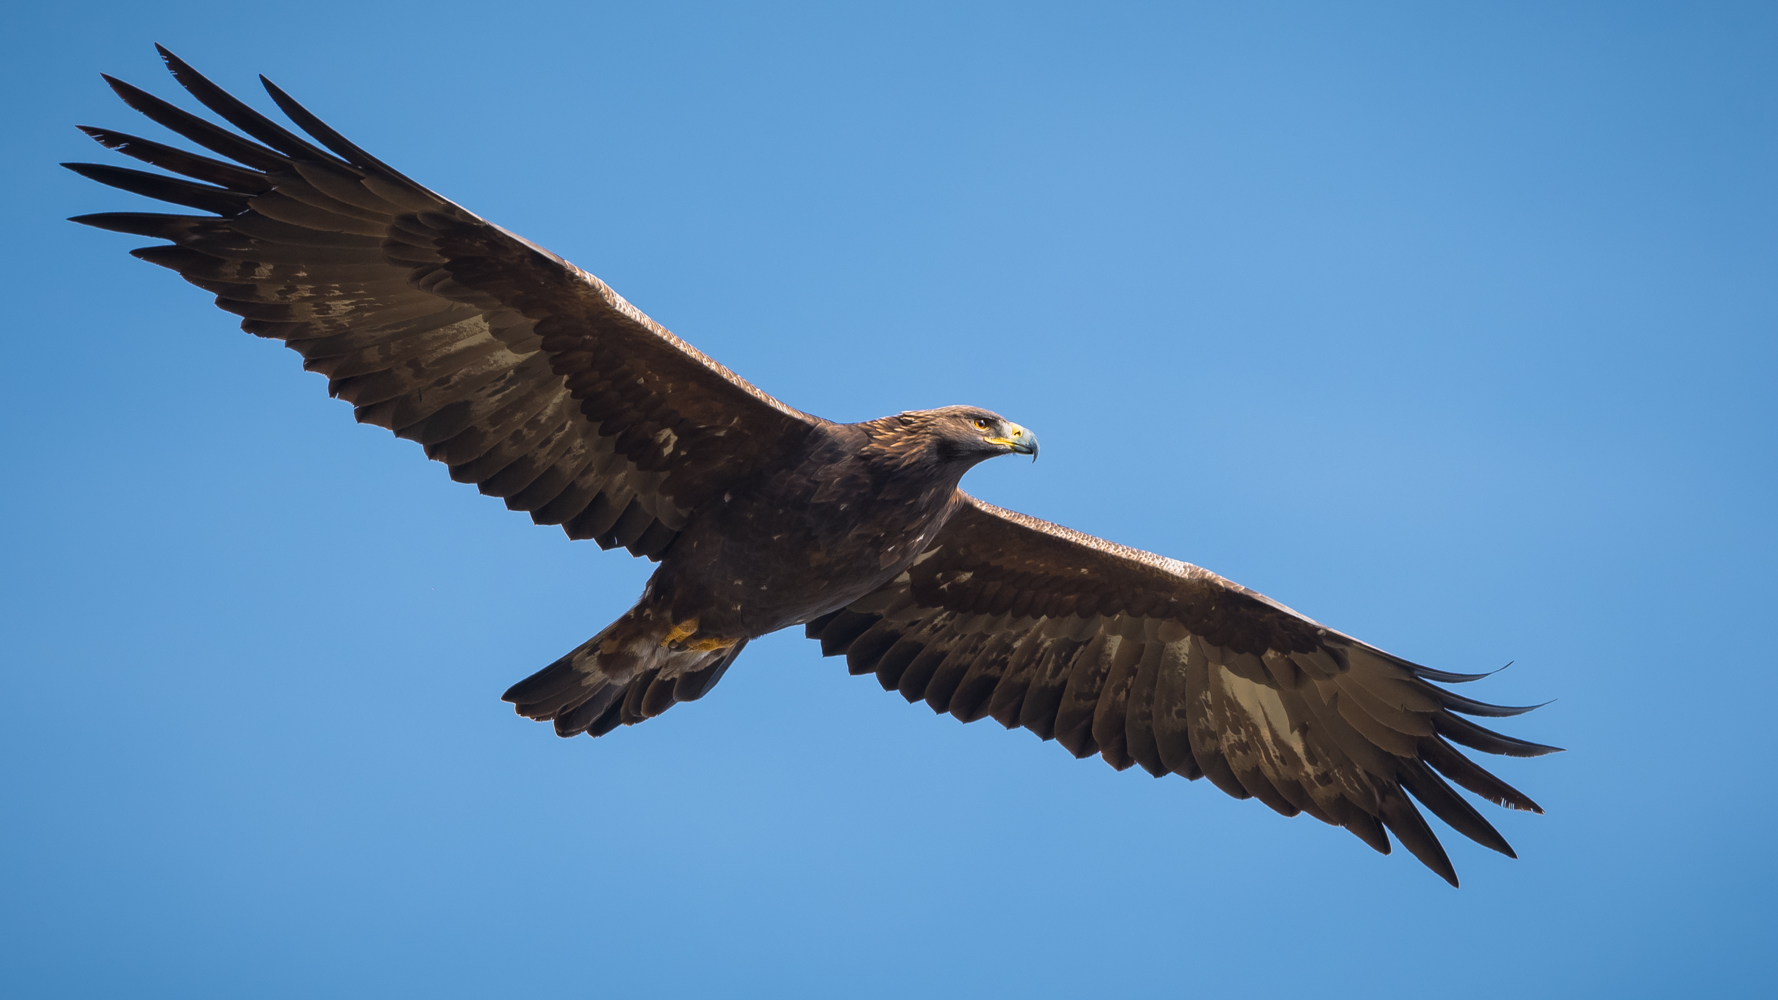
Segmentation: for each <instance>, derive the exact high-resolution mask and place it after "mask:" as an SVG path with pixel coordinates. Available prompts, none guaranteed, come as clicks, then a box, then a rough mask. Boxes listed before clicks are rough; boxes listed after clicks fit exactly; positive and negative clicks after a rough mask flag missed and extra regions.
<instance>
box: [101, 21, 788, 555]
mask: <svg viewBox="0 0 1778 1000" xmlns="http://www.w3.org/2000/svg"><path fill="white" fill-rule="evenodd" d="M161 55H162V57H163V58H165V60H166V62H167V66H168V67H169V68H170V69H171V70H172V71H173V75H174V77H175V78H177V79H178V81H179V82H180V83H181V84H183V85H184V86H185V88H186V89H187V90H188V91H190V92H191V93H192V95H193V96H195V97H196V98H197V99H198V100H199V101H200V102H202V103H203V104H204V105H205V106H207V107H208V108H209V109H210V110H211V111H213V112H215V113H216V114H217V115H218V116H220V117H221V118H223V119H224V120H226V121H228V122H229V123H230V124H232V125H234V126H235V127H236V128H239V129H240V130H241V131H242V132H244V133H246V134H247V135H249V136H251V137H252V138H253V139H257V140H258V142H254V141H251V140H249V139H246V138H243V137H241V136H240V135H237V134H235V133H234V132H231V131H228V130H227V129H224V128H222V127H220V126H218V125H215V124H212V123H211V122H209V121H206V120H204V119H202V118H200V117H197V116H195V115H192V114H189V113H187V112H185V111H182V110H180V109H178V108H176V107H174V106H173V105H171V104H168V103H167V102H165V101H162V100H160V99H159V98H157V97H154V96H152V95H150V94H147V93H145V92H143V91H141V90H138V89H136V88H135V87H132V86H130V85H129V84H127V83H123V82H121V81H119V80H114V79H111V78H110V77H106V80H107V81H108V82H109V83H110V84H111V87H112V89H113V90H115V91H116V92H117V94H118V96H120V97H122V98H123V100H124V103H126V104H128V105H129V106H130V107H132V108H135V109H136V110H137V111H140V112H142V113H143V114H144V115H146V116H148V117H149V118H151V119H153V120H154V121H156V122H158V123H160V124H161V125H163V126H166V127H167V128H168V129H171V130H172V131H174V132H176V133H178V134H180V135H182V136H184V137H186V138H187V139H190V140H191V141H193V142H195V143H197V144H198V145H200V146H203V147H205V148H207V149H209V150H210V151H212V152H215V153H219V154H221V155H222V156H225V157H227V158H228V159H229V160H231V161H233V162H224V161H222V160H217V159H212V158H210V157H207V156H200V155H197V154H194V153H191V152H187V151H185V150H181V149H177V148H174V147H171V146H167V145H163V144H161V143H157V142H152V141H149V140H146V139H140V138H137V137H135V136H132V135H127V134H124V133H122V132H115V131H112V130H110V129H100V128H83V131H85V132H86V133H87V134H88V135H90V136H92V137H93V138H94V139H97V140H98V141H99V142H100V143H103V144H104V145H106V146H109V147H111V148H112V149H115V150H117V151H119V152H121V153H124V154H126V155H128V156H132V157H135V158H136V159H138V160H142V161H145V162H147V163H150V164H153V165H155V166H158V167H162V168H165V169H166V170H169V171H172V172H174V173H176V174H182V175H184V177H189V178H193V180H183V179H180V178H175V177H168V176H166V175H164V174H156V173H149V172H145V171H140V170H130V169H125V168H122V167H116V166H106V165H99V164H86V163H72V164H67V166H68V167H69V168H70V169H72V170H74V171H76V172H78V173H80V174H82V175H84V176H87V177H90V178H92V179H93V180H96V181H99V182H101V183H104V184H109V185H111V186H113V187H118V188H122V189H124V190H126V191H132V192H136V193H139V194H145V195H148V196H150V197H154V198H159V199H162V200H164V201H168V202H172V203H174V204H176V205H183V206H188V207H190V208H195V209H198V210H199V211H200V212H208V213H214V214H209V215H203V214H195V215H158V214H149V213H141V212H113V213H105V214H100V215H84V216H80V217H78V218H76V219H75V220H74V221H76V222H82V223H86V224H87V225H91V226H97V227H99V228H101V229H109V230H114V231H118V232H125V233H134V234H137V235H141V236H152V237H157V238H160V239H165V240H170V241H171V244H172V245H170V246H165V245H163V246H153V247H145V248H143V249H140V250H136V251H134V254H135V256H137V257H140V258H142V259H143V260H146V261H149V262H151V263H155V264H159V265H161V266H163V267H168V268H171V269H173V270H175V271H177V272H179V274H180V276H182V277H184V278H185V279H186V280H187V281H189V282H191V283H192V284H194V285H197V286H198V287H200V288H203V289H205V290H207V291H210V292H214V293H215V294H216V304H217V305H218V306H220V307H222V308H223V309H225V310H227V311H229V312H232V313H236V314H238V315H240V316H242V317H243V319H242V322H241V328H242V329H244V330H246V331H247V332H249V333H254V334H258V335H259V336H262V337H272V338H276V339H278V340H282V341H284V342H285V344H286V345H287V346H289V347H291V348H292V349H294V350H295V351H297V353H299V354H301V355H302V356H303V367H305V368H307V369H309V370H310V371H317V372H321V373H322V374H324V375H326V376H327V377H328V378H329V379H330V380H331V381H330V382H329V383H328V391H329V392H330V393H332V394H333V395H336V396H339V397H342V398H344V399H346V400H347V401H348V402H350V403H352V405H353V406H355V407H356V408H357V409H356V416H357V418H358V420H359V421H361V422H363V423H372V424H377V425H379V426H382V427H387V428H388V429H390V430H392V431H394V432H395V433H396V434H397V435H398V436H400V437H404V438H409V439H412V440H414V441H418V442H419V443H420V444H421V445H422V446H424V448H425V449H426V454H427V455H428V456H430V457H432V458H435V459H438V460H439V461H441V462H444V463H446V464H447V465H449V466H450V470H451V478H453V479H456V480H458V481H460V482H467V483H474V484H475V485H476V486H477V487H479V488H480V489H481V491H482V492H483V493H487V494H490V495H492V496H497V497H503V498H505V500H506V505H507V506H508V507H510V508H512V509H514V510H523V511H528V512H529V513H530V514H531V517H532V519H533V520H535V521H536V522H538V523H539V524H559V525H561V526H562V528H563V530H565V531H566V532H567V533H568V535H569V537H571V538H592V539H595V540H596V541H597V542H598V543H599V544H600V545H601V546H603V547H605V548H611V547H613V546H617V545H622V546H625V547H627V548H628V549H629V550H630V551H631V552H633V553H635V554H637V555H646V556H649V557H651V558H659V556H660V553H661V552H662V551H664V550H665V548H666V547H667V545H668V544H669V543H670V542H672V540H673V538H674V537H675V536H676V534H677V532H678V530H679V529H680V528H681V527H683V526H684V524H685V519H686V517H687V516H688V515H689V513H690V512H691V511H692V510H694V509H695V508H697V507H698V506H699V505H700V504H701V503H703V502H704V501H705V500H707V499H709V498H710V497H711V496H713V495H716V494H720V493H721V492H722V489H723V487H724V486H725V485H726V484H730V483H732V482H733V481H734V480H735V479H736V478H737V477H738V476H742V475H745V474H747V473H748V472H750V471H751V470H753V469H755V468H758V467H760V466H762V465H764V464H767V463H770V462H771V461H772V460H773V459H774V458H775V457H776V456H778V455H781V454H784V453H786V452H788V451H790V450H793V449H794V448H796V447H797V446H798V444H799V442H800V441H801V439H802V436H803V435H805V434H806V433H808V431H809V429H810V428H811V427H813V426H814V424H815V423H816V421H815V418H812V417H810V416H808V415H807V414H804V413H801V412H799V411H797V410H793V409H791V408H790V407H787V406H785V405H784V404H782V403H780V402H778V401H777V400H775V399H773V398H772V397H770V396H768V395H766V394H765V393H763V392H760V391H759V390H758V389H756V388H754V387H753V386H751V385H749V384H748V383H746V382H745V381H743V380H742V379H741V378H739V377H738V376H736V375H735V374H734V373H732V372H730V371H729V370H728V369H726V368H724V367H722V366H721V365H719V364H717V363H716V362H714V361H712V360H710V359H709V358H707V357H705V356H704V355H703V354H701V353H699V352H698V351H697V350H696V349H694V348H692V347H691V346H690V345H688V344H686V343H685V342H684V341H682V340H680V339H679V338H677V337H675V336H673V335H672V334H671V333H668V332H667V331H666V330H665V329H663V328H661V327H660V326H659V325H657V324H656V323H655V322H654V321H652V320H650V319H649V318H648V317H647V316H645V315H643V314H642V313H641V312H640V311H639V310H637V309H636V308H635V307H634V306H631V305H630V304H629V303H628V302H626V301H624V300H623V298H621V297H620V296H619V295H618V294H617V293H616V292H613V291H612V290H611V289H610V288H608V287H606V285H605V284H604V282H601V281H600V280H599V279H597V278H595V277H593V276H592V275H590V274H588V273H586V272H585V271H582V270H580V269H579V268H577V267H575V266H574V265H572V264H570V263H568V262H567V261H565V260H563V259H562V258H560V257H557V256H556V255H555V254H552V253H550V252H549V251H547V250H544V249H542V248H540V247H537V246H534V245H532V244H531V243H528V242H526V241H525V240H523V239H521V238H519V237H517V236H514V235H513V234H511V233H509V232H507V231H505V230H503V229H501V228H500V227H498V226H495V225H493V224H491V223H488V222H486V221H484V220H482V219H480V218H478V217H476V216H475V215H473V214H471V213H470V212H468V211H466V210H464V209H463V208H461V207H459V206H457V205H455V204H452V203H451V202H449V201H446V200H445V199H444V198H441V197H439V196H438V195H436V194H434V193H432V192H431V191H428V190H427V189H425V188H424V187H421V186H420V185H419V184H416V183H415V182H413V181H412V180H409V179H408V178H407V177H405V176H403V175H402V174H400V173H398V172H396V171H395V170H394V169H392V168H390V167H389V166H387V165H385V164H384V163H383V162H382V161H380V160H378V159H376V158H375V157H373V156H371V155H370V154H368V153H366V152H364V151H363V150H361V149H359V148H358V147H357V146H355V145H353V144H352V143H350V142H348V141H346V139H345V138H343V137H342V136H340V134H339V133H337V132H335V131H333V130H332V129H330V128H328V127H327V126H326V125H325V124H323V123H322V122H321V121H320V120H319V119H317V118H316V117H315V116H314V115H312V114H310V113H309V112H308V111H307V110H305V109H304V108H303V107H302V106H301V105H299V104H297V103H296V102H295V101H293V100H291V99H290V97H289V96H287V95H286V94H284V92H283V91H281V90H279V89H278V88H277V87H275V86H273V85H272V84H271V83H270V82H269V81H266V83H265V86H266V89H267V90H268V91H269V92H270V93H271V96H272V99H273V100H274V101H276V102H277V103H278V105H279V107H281V108H282V109H283V110H284V112H285V113H286V114H287V115H289V116H290V118H291V120H292V121H294V122H295V123H296V124H297V125H298V126H300V127H301V128H302V129H303V130H304V131H306V132H307V133H308V134H309V135H310V136H311V137H312V138H313V139H314V142H313V143H312V142H310V141H308V140H306V139H303V138H301V137H299V136H297V135H296V134H294V133H292V132H291V131H289V130H287V129H285V128H283V127H282V126H280V125H278V124H276V123H275V122H273V121H271V120H270V119H268V118H266V117H265V116H263V115H261V114H259V113H258V112H256V111H254V110H253V109H251V108H249V107H248V106H247V105H245V104H243V103H241V102H240V101H239V100H237V99H235V98H234V97H232V96H230V95H229V94H227V93H226V92H224V91H223V90H222V89H221V88H219V87H217V86H216V85H215V84H213V83H211V82H210V81H209V80H207V79H205V78H204V77H203V76H201V75H199V74H198V73H197V71H196V70H193V69H192V68H191V67H190V66H188V65H186V64H185V63H184V62H183V61H181V60H180V59H178V58H177V57H175V56H174V55H173V54H172V53H170V52H168V51H167V50H165V49H161ZM316 143H318V144H319V145H316Z"/></svg>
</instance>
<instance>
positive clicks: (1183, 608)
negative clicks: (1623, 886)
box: [808, 495, 1556, 885]
mask: <svg viewBox="0 0 1778 1000" xmlns="http://www.w3.org/2000/svg"><path fill="white" fill-rule="evenodd" d="M963 499H964V500H965V503H964V504H963V505H962V507H961V509H960V510H959V511H958V512H957V514H956V515H955V516H954V517H953V518H952V519H951V520H950V522H949V523H947V524H946V525H945V528H944V530H943V531H942V532H941V533H940V535H939V536H938V539H937V540H936V541H935V542H934V543H933V546H932V548H931V549H929V550H928V551H927V552H926V553H924V554H922V555H921V557H920V559H919V561H917V562H916V564H915V565H914V566H913V568H912V569H910V570H908V572H906V573H903V574H902V575H901V576H899V577H897V578H896V579H895V580H894V581H893V582H891V583H890V584H889V585H887V586H885V587H884V588H882V589H881V590H878V591H876V592H875V593H873V594H870V595H867V596H866V597H864V598H861V599H860V600H858V601H856V602H854V603H853V604H852V605H851V606H850V607H848V608H846V609H844V610H841V611H837V612H834V613H833V614H830V615H826V616H824V617H822V618H818V619H816V620H815V621H813V622H810V623H809V626H808V635H809V637H810V638H814V639H820V640H821V651H822V653H824V654H826V655H829V656H837V655H840V654H844V655H845V657H846V660H847V663H848V665H849V666H850V668H851V671H852V673H854V674H865V673H875V674H876V675H877V679H878V680H879V681H880V682H881V683H882V685H883V688H884V689H885V690H893V691H899V692H901V694H902V696H903V697H905V698H907V700H908V701H910V702H912V701H917V700H920V699H924V700H925V701H926V703H927V704H929V705H930V706H932V708H933V710H934V711H937V712H949V713H951V714H952V715H954V716H956V717H957V718H958V719H960V720H962V721H964V722H973V721H975V720H976V719H979V718H982V717H984V716H992V717H993V718H994V719H995V720H996V721H998V722H999V723H1000V724H1001V725H1004V726H1006V727H1007V728H1008V729H1011V728H1014V727H1016V726H1024V727H1025V728H1027V729H1029V730H1031V731H1032V732H1034V733H1036V734H1037V735H1038V736H1040V737H1042V738H1043V739H1045V740H1048V739H1054V740H1056V741H1057V742H1058V743H1060V744H1062V745H1063V746H1064V747H1066V748H1067V749H1068V751H1069V752H1070V753H1072V754H1074V755H1075V756H1076V757H1086V756H1088V755H1090V754H1094V753H1097V754H1099V755H1100V756H1102V757H1104V758H1105V760H1106V762H1107V763H1109V764H1111V766H1112V767H1115V768H1118V769H1119V770H1122V769H1124V768H1127V767H1129V766H1130V765H1131V764H1140V765H1142V767H1143V768H1144V769H1146V770H1147V771H1148V772H1149V773H1150V774H1153V775H1155V776H1156V777H1159V776H1161V775H1164V774H1167V773H1169V772H1171V773H1174V774H1181V775H1184V776H1185V777H1187V778H1192V779H1197V778H1201V777H1208V778H1209V779H1210V781H1211V783H1213V784H1215V785H1216V786H1217V787H1218V788H1221V789H1222V790H1223V791H1225V792H1228V793H1229V794H1230V795H1233V796H1235V797H1236V798H1242V799H1245V798H1249V797H1251V798H1257V799H1259V800H1260V801H1262V802H1264V803H1265V804H1266V805H1268V806H1271V807H1272V808H1273V809H1276V810H1277V811H1279V812H1281V813H1283V814H1285V815H1286V816H1294V815H1296V814H1297V813H1299V812H1305V813H1308V814H1309V815H1311V816H1314V817H1315V818H1316V819H1319V820H1321V821H1323V822H1326V823H1332V824H1336V825H1338V826H1343V827H1345V828H1347V829H1349V830H1351V831H1352V832H1353V833H1355V834H1357V835H1358V837H1359V838H1360V839H1361V840H1363V841H1364V842H1365V843H1367V844H1370V845H1371V846H1372V847H1374V848H1376V849H1377V850H1379V851H1382V852H1384V853H1388V851H1389V837H1388V835H1387V834H1386V833H1385V832H1384V829H1385V828H1387V829H1389V830H1392V831H1394V833H1395V836H1396V837H1397V838H1398V839H1399V840H1400V841H1401V842H1402V844H1403V845H1405V846H1406V847H1407V848H1408V850H1409V851H1412V852H1413V854H1414V855H1415V856H1416V857H1418V858H1419V859H1420V860H1421V861H1422V862H1424V863H1425V864H1426V865H1427V867H1429V868H1431V869H1432V870H1433V871H1435V872H1437V873H1438V874H1440V875H1442V876H1443V877H1444V878H1445V879H1446V880H1447V881H1449V882H1450V883H1451V884H1452V885H1456V884H1457V876H1456V873H1455V872H1454V871H1453V870H1452V868H1451V862H1450V860H1449V859H1448V858H1447V857H1446V855H1445V852H1444V848H1443V847H1442V846H1441V845H1440V844H1439V842H1438V838H1437V837H1436V836H1435V835H1434V834H1433V832H1432V830H1431V828H1430V827H1428V826H1427V824H1426V821H1425V819H1424V818H1422V817H1421V815H1420V812H1419V810H1418V809H1416V808H1415V807H1414V804H1413V803H1412V802H1410V801H1409V800H1408V797H1407V795H1406V794H1403V793H1404V791H1405V792H1406V793H1409V794H1411V795H1413V797H1414V798H1416V799H1418V800H1419V801H1420V803H1421V804H1422V805H1425V806H1426V807H1427V808H1428V809H1431V810H1432V812H1433V813H1434V814H1436V815H1437V816H1438V817H1439V818H1440V819H1443V820H1444V821H1445V822H1446V823H1449V824H1450V825H1451V826H1452V827H1454V828H1455V829H1457V830H1458V831H1459V832H1461V833H1463V834H1464V835H1466V836H1468V837H1469V838H1471V839H1472V840H1475V841H1476V842H1478V843H1480V844H1483V845H1484V846H1487V847H1491V848H1493V849H1494V850H1497V851H1500V852H1501V853H1503V854H1507V855H1509V856H1511V855H1512V848H1511V847H1509V846H1508V845H1507V843H1506V840H1505V839H1504V838H1502V837H1501V835H1500V834H1499V833H1498V832H1497V831H1496V830H1495V829H1494V827H1493V826H1492V825H1490V824H1489V823H1488V821H1487V820H1486V819H1483V818H1482V816H1481V814H1480V813H1478V812H1477V811H1476V810H1475V809H1474V808H1473V807H1471V806H1470V804H1469V802H1468V801H1467V800H1465V799H1464V798H1463V797H1462V796H1460V795H1459V794H1458V793H1457V792H1456V791H1454V790H1453V789H1452V788H1451V786H1450V785H1448V784H1446V782H1445V780H1444V778H1449V779H1450V780H1451V781H1454V782H1456V783H1457V784H1459V785H1461V786H1463V787H1464V788H1467V789H1469V790H1470V791H1472V792H1474V793H1476V794H1477V795H1479V796H1481V797H1483V798H1485V799H1488V800H1490V801H1492V802H1496V803H1498V804H1500V805H1503V806H1508V807H1510V808H1514V809H1526V810H1530V811H1532V812H1542V810H1541V809H1539V808H1538V806H1537V804H1536V803H1535V802H1532V801H1531V800H1530V799H1529V798H1527V797H1526V796H1525V795H1524V794H1523V793H1522V792H1519V791H1518V790H1517V789H1515V788H1513V787H1512V786H1510V785H1508V784H1506V783H1505V782H1503V781H1501V780H1500V779H1499V778H1496V777H1495V776H1494V775H1492V774H1489V773H1488V772H1487V771H1485V770H1483V769H1482V768H1481V767H1479V766H1477V765H1476V764H1475V763H1474V762H1472V761H1471V760H1469V758H1467V757H1465V756H1463V754H1461V753H1459V752H1458V751H1457V750H1456V749H1455V748H1454V747H1453V746H1452V745H1451V744H1452V743H1453V742H1454V743H1459V744H1462V745H1464V746H1467V747H1470V748H1472V749H1476V750H1481V751H1484V752H1487V753H1495V754H1507V755H1509V756H1519V757H1529V756H1536V755H1539V754H1544V753H1550V752H1552V751H1553V750H1555V749H1556V748H1554V747H1546V746H1540V745H1538V744H1535V743H1526V742H1524V741H1521V740H1516V739H1513V738H1511V737H1508V736H1502V735H1500V734H1499V733H1495V732H1492V731H1490V730H1487V729H1484V728H1482V727H1481V726H1478V725H1476V724H1475V723H1473V722H1470V721H1468V720H1467V719H1465V718H1463V717H1462V715H1481V716H1506V715H1516V714H1518V713H1520V712H1524V711H1527V710H1528V709H1524V708H1504V707H1500V706H1495V705H1486V704H1483V703H1481V702H1477V701H1472V700H1470V699H1468V698H1465V697H1463V696H1461V695H1457V694H1454V693H1452V692H1450V691H1446V690H1444V689H1443V688H1440V687H1436V686H1434V685H1433V684H1431V683H1429V682H1431V681H1443V682H1447V683H1451V682H1461V681H1469V680H1475V679H1477V678H1478V677H1480V676H1481V675H1476V674H1450V673H1445V672H1443V671H1436V670H1430V669H1427V668H1425V667H1421V666H1418V665H1416V664H1413V663H1409V662H1407V661H1406V660H1403V659H1400V658H1399V657H1395V656H1391V655H1389V654H1388V653H1385V652H1383V651H1382V650H1379V649H1377V648H1375V647H1373V646H1369V645H1366V644H1365V643H1362V642H1359V641H1358V640H1356V639H1353V638H1352V637H1350V636H1347V635H1343V634H1341V633H1339V632H1336V631H1334V630H1333V629H1330V628H1327V627H1325V626H1323V625H1320V624H1318V623H1316V622H1314V621H1311V620H1309V619H1307V618H1304V617H1303V616H1302V615H1299V614H1297V613H1296V612H1294V611H1292V610H1290V609H1289V608H1286V607H1284V606H1283V605H1281V604H1278V603H1276V602H1274V601H1272V600H1269V599H1267V598H1266V597H1263V596H1261V595H1260V594H1256V593H1254V592H1253V591H1251V590H1248V589H1246V588H1245V587H1241V586H1239V585H1237V584H1234V583H1231V582H1229V581H1228V580H1225V579H1223V578H1222V577H1219V576H1217V575H1216V574H1214V573H1211V572H1209V571H1208V570H1204V569H1200V568H1198V567H1196V566H1192V565H1190V564H1188V563H1182V562H1179V561H1178V560H1174V559H1167V558H1164V557H1161V556H1157V555H1153V554H1151V553H1147V552H1140V551H1137V550H1135V549H1130V548H1125V547H1124V546H1121V545H1115V544H1112V543H1110V542H1106V541H1104V540H1102V539H1098V538H1093V537H1091V536H1089V535H1083V534H1080V533H1079V532H1075V531H1070V530H1068V529H1067V528H1063V527H1060V526H1057V525H1054V524H1050V523H1048V522H1046V521H1040V520H1037V519H1036V518H1032V517H1026V516H1025V515H1023V514H1017V513H1014V512H1012V511H1009V510H1002V509H1001V508H999V507H995V506H993V505H992V504H987V503H983V502H982V501H980V500H977V499H975V498H974V497H970V496H967V495H965V496H964V498H963ZM1458 713H1462V714H1458ZM1441 774H1442V775H1443V776H1444V778H1441V777H1440V775H1441Z"/></svg>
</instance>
